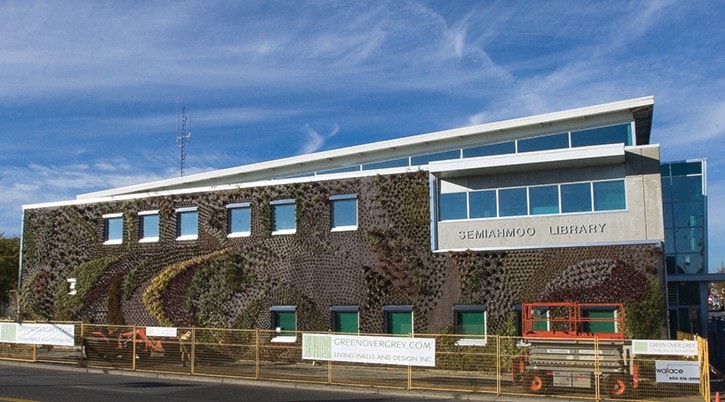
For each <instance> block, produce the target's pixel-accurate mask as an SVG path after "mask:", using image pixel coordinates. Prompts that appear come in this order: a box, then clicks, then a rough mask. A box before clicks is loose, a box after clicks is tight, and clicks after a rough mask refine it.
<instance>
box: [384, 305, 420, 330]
mask: <svg viewBox="0 0 725 402" xmlns="http://www.w3.org/2000/svg"><path fill="white" fill-rule="evenodd" d="M383 314H384V316H385V333H386V334H393V335H408V334H412V333H413V306H411V305H390V306H383Z"/></svg>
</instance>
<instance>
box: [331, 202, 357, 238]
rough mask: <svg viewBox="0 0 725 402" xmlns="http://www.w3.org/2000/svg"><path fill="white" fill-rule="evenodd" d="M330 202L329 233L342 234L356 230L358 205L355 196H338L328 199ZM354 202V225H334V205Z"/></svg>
mask: <svg viewBox="0 0 725 402" xmlns="http://www.w3.org/2000/svg"><path fill="white" fill-rule="evenodd" d="M329 200H330V231H332V232H344V231H352V230H357V228H358V224H359V217H360V214H359V211H360V208H359V204H358V196H357V194H338V195H332V196H330V197H329ZM349 201H354V204H355V224H353V225H336V224H335V204H336V203H341V202H349Z"/></svg>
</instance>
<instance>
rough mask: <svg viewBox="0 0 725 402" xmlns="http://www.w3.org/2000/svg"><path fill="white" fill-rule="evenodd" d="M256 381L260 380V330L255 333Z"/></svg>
mask: <svg viewBox="0 0 725 402" xmlns="http://www.w3.org/2000/svg"><path fill="white" fill-rule="evenodd" d="M254 353H255V355H254V379H255V380H259V328H257V329H256V330H255V331H254Z"/></svg>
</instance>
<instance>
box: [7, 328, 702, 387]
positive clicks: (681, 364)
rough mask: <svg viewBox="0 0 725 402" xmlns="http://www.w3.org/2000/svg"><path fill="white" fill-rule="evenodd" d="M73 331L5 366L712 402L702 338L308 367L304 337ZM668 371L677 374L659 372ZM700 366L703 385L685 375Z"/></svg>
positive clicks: (461, 346) (499, 345)
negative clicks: (651, 347) (660, 346)
mask: <svg viewBox="0 0 725 402" xmlns="http://www.w3.org/2000/svg"><path fill="white" fill-rule="evenodd" d="M73 325H74V328H75V331H74V342H73V343H74V345H73V346H43V345H27V344H18V343H12V342H6V340H3V339H0V360H22V361H32V362H53V363H65V364H78V365H83V366H87V367H97V368H115V369H120V370H133V371H149V372H161V373H175V374H188V375H195V376H217V377H232V378H240V379H250V380H268V381H293V382H306V383H319V384H334V385H344V386H359V387H380V388H398V389H405V390H436V391H450V392H470V393H488V394H495V395H513V396H515V395H531V394H540V393H541V394H546V396H548V397H561V398H568V399H572V398H575V399H584V400H587V399H590V400H597V401H599V400H610V399H618V400H637V401H668V400H672V401H675V400H677V401H710V388H709V363H708V350H707V340H706V339H703V338H696V341H697V345H698V346H697V349H698V355H697V356H685V355H682V356H673V355H667V356H656V355H633V354H631V353H630V351H628V347H627V345H631V342H630V341H627V340H624V341H622V342H620V343H617V342H616V341H611V340H607V341H599V340H596V339H595V340H590V341H589V342H588V343H587V342H585V343H580V342H574V343H570V344H569V346H566V344H565V345H564V346H566V347H564V346H561V345H559V346H557V344H556V343H555V342H556V341H561V340H554V339H552V340H551V341H552V342H554V343H552V344H547V343H546V342H544V343H543V345H544V346H543V348H544V352H543V353H545V354H546V353H548V354H547V356H548V357H546V356H545V357H544V359H545V360H546V359H548V360H546V362H544V361H539V360H540V358H541V356H539V357H537V355H536V353H539V352H541V351H539V352H537V351H536V349H535V347H537V345H533V344H532V343H531V342H529V341H530V340H527V339H524V338H519V337H504V336H488V337H486V338H485V339H478V342H461V341H462V339H463V338H462V336H461V335H450V334H416V335H415V337H416V338H427V339H429V338H434V339H435V366H434V367H419V366H408V365H404V364H401V365H395V364H385V365H380V364H366V363H351V362H344V361H315V360H307V359H303V358H302V355H303V352H302V333H297V334H296V337H295V336H285V337H283V339H280V337H279V336H278V335H279V334H277V333H276V332H275V331H265V330H244V329H215V328H174V329H173V330H174V331H173V334H172V335H171V336H158V335H156V336H152V335H150V334H149V333H147V331H146V327H141V326H112V325H97V324H84V323H73ZM365 335H367V336H376V334H365ZM386 336H390V335H386ZM613 342H614V343H613ZM540 346H541V345H539V347H540ZM622 347H624V351H622ZM629 349H631V346H630V347H629ZM537 359H539V360H537ZM668 364H669V366H668V367H670V368H665V369H663V368H662V367H665V366H667V365H668ZM693 366H696V367H697V371H698V372H699V375H698V376H692V375H689V374H687V373H685V372H687V370H691V369H692V367H693ZM671 367H675V368H674V369H672V368H671ZM683 368H684V369H683ZM667 370H670V371H672V370H684V371H683V373H685V374H683V375H682V378H681V382H670V380H671V379H670V380H667V379H665V380H663V378H664V377H662V375H663V372H665V371H667ZM685 377H689V378H685ZM695 377H697V378H695ZM675 380H677V379H675Z"/></svg>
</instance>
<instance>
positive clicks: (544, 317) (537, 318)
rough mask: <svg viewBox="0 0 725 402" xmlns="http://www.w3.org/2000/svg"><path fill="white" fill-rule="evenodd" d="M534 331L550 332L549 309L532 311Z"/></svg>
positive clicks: (539, 308)
mask: <svg viewBox="0 0 725 402" xmlns="http://www.w3.org/2000/svg"><path fill="white" fill-rule="evenodd" d="M531 314H532V316H533V317H532V318H533V321H534V322H533V329H534V331H549V330H550V321H549V309H548V308H546V307H535V308H533V309H532V311H531Z"/></svg>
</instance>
